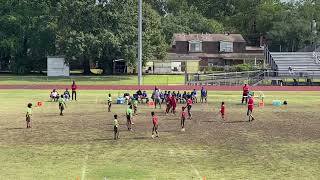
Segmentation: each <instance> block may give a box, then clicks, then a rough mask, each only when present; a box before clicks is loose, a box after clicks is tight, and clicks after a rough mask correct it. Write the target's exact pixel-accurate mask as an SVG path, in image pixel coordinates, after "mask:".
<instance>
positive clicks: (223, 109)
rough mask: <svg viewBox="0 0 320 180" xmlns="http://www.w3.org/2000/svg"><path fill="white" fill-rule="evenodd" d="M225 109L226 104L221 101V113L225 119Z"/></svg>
mask: <svg viewBox="0 0 320 180" xmlns="http://www.w3.org/2000/svg"><path fill="white" fill-rule="evenodd" d="M225 110H226V106H225V104H224V102H222V103H221V108H220V114H221V118H222V120H225V119H224V114H225Z"/></svg>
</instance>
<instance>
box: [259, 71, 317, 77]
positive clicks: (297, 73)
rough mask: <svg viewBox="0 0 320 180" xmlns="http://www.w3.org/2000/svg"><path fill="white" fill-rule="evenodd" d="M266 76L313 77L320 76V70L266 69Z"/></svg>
mask: <svg viewBox="0 0 320 180" xmlns="http://www.w3.org/2000/svg"><path fill="white" fill-rule="evenodd" d="M264 77H265V78H273V77H287V78H313V77H320V70H307V69H306V70H299V71H273V70H266V71H265V72H264Z"/></svg>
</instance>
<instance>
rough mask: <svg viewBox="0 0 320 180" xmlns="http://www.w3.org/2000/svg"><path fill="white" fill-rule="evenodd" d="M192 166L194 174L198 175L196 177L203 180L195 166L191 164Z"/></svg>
mask: <svg viewBox="0 0 320 180" xmlns="http://www.w3.org/2000/svg"><path fill="white" fill-rule="evenodd" d="M190 165H191V167H192V169H193V171H194V172H195V173H196V175H197V176H198V178H199V179H200V180H201V176H200V173H199V171H198V170H197V169H196V168H195V167H194V166H193V164H192V163H191V162H190Z"/></svg>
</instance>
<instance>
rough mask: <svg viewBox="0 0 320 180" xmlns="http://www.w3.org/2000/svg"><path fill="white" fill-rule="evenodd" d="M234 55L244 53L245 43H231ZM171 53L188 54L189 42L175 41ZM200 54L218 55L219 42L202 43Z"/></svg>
mask: <svg viewBox="0 0 320 180" xmlns="http://www.w3.org/2000/svg"><path fill="white" fill-rule="evenodd" d="M233 51H234V53H245V52H246V43H245V42H234V43H233ZM173 52H175V53H177V54H188V53H189V42H187V41H177V42H176V45H175V49H173ZM202 52H203V53H208V54H219V53H220V42H202Z"/></svg>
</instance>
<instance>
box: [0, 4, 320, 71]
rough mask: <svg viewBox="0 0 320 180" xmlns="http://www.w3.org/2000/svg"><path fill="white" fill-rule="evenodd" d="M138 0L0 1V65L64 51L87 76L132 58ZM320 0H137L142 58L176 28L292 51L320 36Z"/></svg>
mask: <svg viewBox="0 0 320 180" xmlns="http://www.w3.org/2000/svg"><path fill="white" fill-rule="evenodd" d="M137 3H138V1H137V0H72V1H70V0H0V67H1V69H9V70H10V71H12V72H14V73H16V74H27V73H30V72H31V71H38V72H41V71H42V70H44V69H45V67H46V57H47V56H55V55H64V56H65V57H66V60H67V61H68V62H70V63H72V62H76V63H78V64H80V65H81V67H82V69H83V73H84V74H90V64H91V63H92V62H97V65H98V68H101V69H102V70H103V73H104V74H110V73H112V61H113V60H115V59H125V60H126V61H127V64H128V65H129V66H131V67H135V66H136V59H137V58H136V57H137V36H138V34H137V19H138V12H137V11H138V8H137V6H138V5H137ZM318 12H320V1H319V0H302V1H297V2H293V1H290V2H283V1H281V0H143V63H144V64H145V63H146V62H148V61H149V60H151V59H165V57H166V54H167V50H168V49H169V46H170V43H171V40H172V35H173V34H174V33H224V32H231V33H241V34H243V35H244V36H245V38H246V39H247V40H248V42H249V43H250V44H251V45H258V44H259V37H260V36H265V37H266V38H267V40H268V41H267V42H268V45H269V47H270V49H272V50H280V48H281V50H282V51H296V50H298V49H300V48H303V47H305V46H312V45H315V44H316V42H317V40H318V39H319V36H318V34H317V33H316V29H312V26H311V22H312V20H315V21H316V22H317V21H318V22H320V14H319V13H318Z"/></svg>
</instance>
